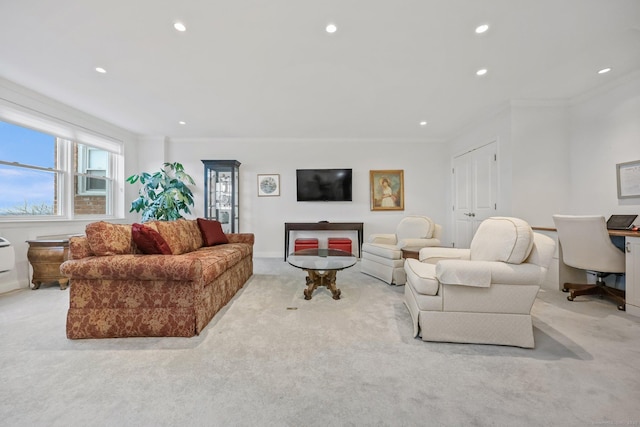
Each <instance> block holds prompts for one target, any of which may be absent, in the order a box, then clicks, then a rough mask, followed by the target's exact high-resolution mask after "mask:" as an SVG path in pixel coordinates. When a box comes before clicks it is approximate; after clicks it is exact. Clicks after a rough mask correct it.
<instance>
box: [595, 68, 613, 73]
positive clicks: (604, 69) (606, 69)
mask: <svg viewBox="0 0 640 427" xmlns="http://www.w3.org/2000/svg"><path fill="white" fill-rule="evenodd" d="M609 71H611V68H609V67H607V68H603V69H602V70H600V71H598V74H606V73H608V72H609Z"/></svg>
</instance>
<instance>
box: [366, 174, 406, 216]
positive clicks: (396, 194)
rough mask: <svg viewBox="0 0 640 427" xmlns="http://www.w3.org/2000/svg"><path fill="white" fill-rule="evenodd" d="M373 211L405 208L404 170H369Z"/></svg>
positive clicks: (401, 209)
mask: <svg viewBox="0 0 640 427" xmlns="http://www.w3.org/2000/svg"><path fill="white" fill-rule="evenodd" d="M369 187H370V189H371V210H372V211H403V210H404V171H403V170H402V169H400V170H372V171H369Z"/></svg>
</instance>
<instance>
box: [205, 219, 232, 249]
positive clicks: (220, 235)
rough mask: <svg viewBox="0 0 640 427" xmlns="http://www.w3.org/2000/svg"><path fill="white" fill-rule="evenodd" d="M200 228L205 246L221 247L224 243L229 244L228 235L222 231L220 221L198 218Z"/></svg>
mask: <svg viewBox="0 0 640 427" xmlns="http://www.w3.org/2000/svg"><path fill="white" fill-rule="evenodd" d="M198 227H200V233H202V240H204V246H214V245H221V244H223V243H229V239H227V235H226V234H224V231H222V224H220V223H219V222H218V221H215V220H211V219H204V218H198Z"/></svg>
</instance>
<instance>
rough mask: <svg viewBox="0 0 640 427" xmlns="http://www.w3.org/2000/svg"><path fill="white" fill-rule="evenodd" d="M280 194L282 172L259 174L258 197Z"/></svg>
mask: <svg viewBox="0 0 640 427" xmlns="http://www.w3.org/2000/svg"><path fill="white" fill-rule="evenodd" d="M279 195H280V174H277V173H272V174H258V197H274V196H279Z"/></svg>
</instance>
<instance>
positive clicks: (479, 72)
mask: <svg viewBox="0 0 640 427" xmlns="http://www.w3.org/2000/svg"><path fill="white" fill-rule="evenodd" d="M485 74H487V69H486V68H480V69H479V70H478V71H476V75H477V76H484V75H485Z"/></svg>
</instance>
